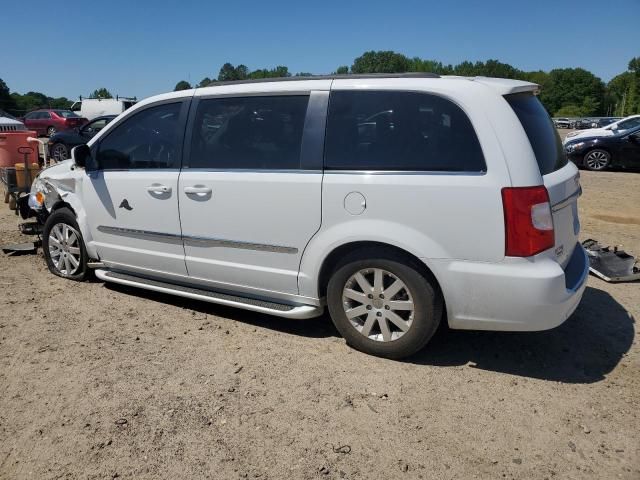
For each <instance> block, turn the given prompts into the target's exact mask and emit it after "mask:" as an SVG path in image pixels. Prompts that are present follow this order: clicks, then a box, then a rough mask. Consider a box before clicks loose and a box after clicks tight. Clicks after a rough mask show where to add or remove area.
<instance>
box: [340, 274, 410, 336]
mask: <svg viewBox="0 0 640 480" xmlns="http://www.w3.org/2000/svg"><path fill="white" fill-rule="evenodd" d="M342 306H343V308H344V313H345V314H346V316H347V319H348V320H349V322H351V325H353V327H354V328H355V329H356V330H357V331H358V332H360V333H361V334H362V335H364V336H365V337H367V338H369V339H371V340H375V341H378V342H390V341H393V340H397V339H398V338H400V337H402V336H403V335H404V334H405V333H406V332H407V331H408V330H409V329H410V328H411V324H412V323H413V319H414V313H415V305H414V303H413V298H412V297H411V292H409V289H408V288H407V286H406V285H405V284H404V282H403V281H402V280H400V279H399V278H398V277H396V276H395V275H394V274H392V273H391V272H388V271H386V270H382V269H380V268H369V269H364V270H360V271H358V272H357V273H356V274H354V275H352V276H351V277H350V278H349V279H348V280H347V282H346V284H345V286H344V289H343V291H342Z"/></svg>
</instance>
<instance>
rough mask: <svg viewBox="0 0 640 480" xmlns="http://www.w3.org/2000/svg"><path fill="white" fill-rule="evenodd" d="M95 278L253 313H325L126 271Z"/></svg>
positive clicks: (288, 315) (294, 315)
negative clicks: (149, 277) (135, 274)
mask: <svg viewBox="0 0 640 480" xmlns="http://www.w3.org/2000/svg"><path fill="white" fill-rule="evenodd" d="M95 274H96V277H98V278H99V279H100V280H103V281H105V282H113V283H119V284H120V285H127V286H129V287H138V288H143V289H145V290H152V291H154V292H160V293H167V294H169V295H177V296H179V297H184V298H191V299H193V300H201V301H203V302H209V303H217V304H220V305H227V306H229V307H237V308H243V309H245V310H251V311H253V312H260V313H266V314H268V315H275V316H278V317H285V318H293V319H298V320H302V319H305V318H313V317H318V316H320V315H322V312H323V310H324V309H323V308H322V307H317V306H314V305H287V304H283V303H276V302H270V301H267V300H256V299H254V298H246V297H240V296H237V295H230V294H228V293H220V292H212V291H210V290H202V289H199V288H193V287H185V286H182V285H175V284H173V283H166V282H160V281H158V280H151V279H148V278H142V277H136V276H134V275H128V274H126V273H120V272H112V271H110V270H103V269H96V270H95Z"/></svg>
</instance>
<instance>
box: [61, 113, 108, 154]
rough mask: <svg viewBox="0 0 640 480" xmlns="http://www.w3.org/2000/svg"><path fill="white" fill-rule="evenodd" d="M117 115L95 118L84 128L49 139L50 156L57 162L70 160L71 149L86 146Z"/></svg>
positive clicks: (65, 131)
mask: <svg viewBox="0 0 640 480" xmlns="http://www.w3.org/2000/svg"><path fill="white" fill-rule="evenodd" d="M114 118H116V115H104V116H102V117H98V118H95V119H93V120H91V121H90V122H88V123H85V124H84V125H83V126H82V127H76V128H73V129H70V130H64V131H62V132H58V133H56V134H55V135H53V136H52V137H50V138H49V156H50V157H51V158H53V159H54V160H55V161H57V162H61V161H63V160H66V159H67V158H70V153H71V149H72V148H73V147H77V146H78V145H84V144H85V143H87V142H88V141H89V140H91V139H92V138H93V136H94V135H95V134H96V133H98V132H99V131H100V130H102V129H103V128H104V127H105V126H106V125H107V124H108V123H109V122H110V121H111V120H113V119H114Z"/></svg>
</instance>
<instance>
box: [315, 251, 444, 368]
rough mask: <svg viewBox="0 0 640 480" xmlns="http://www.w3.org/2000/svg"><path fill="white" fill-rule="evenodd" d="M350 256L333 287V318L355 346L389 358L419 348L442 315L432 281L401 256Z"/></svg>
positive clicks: (330, 302)
mask: <svg viewBox="0 0 640 480" xmlns="http://www.w3.org/2000/svg"><path fill="white" fill-rule="evenodd" d="M362 257H363V255H354V256H351V257H350V258H347V259H345V260H344V261H343V263H341V264H340V266H339V267H338V268H337V269H336V270H335V272H334V273H333V275H332V276H331V278H330V280H329V284H328V286H327V306H328V308H329V313H330V314H331V319H332V320H333V323H334V324H335V326H336V328H337V329H338V331H339V332H340V334H341V335H342V336H343V337H344V339H345V340H346V341H347V343H348V344H349V345H351V346H352V347H354V348H356V349H357V350H361V351H363V352H365V353H369V354H372V355H377V356H380V357H386V358H394V359H399V358H404V357H407V356H409V355H412V354H414V353H416V352H417V351H418V350H420V349H421V348H422V347H424V346H425V345H426V344H427V342H428V341H429V340H430V339H431V337H432V336H433V334H434V333H435V331H436V330H437V328H438V325H439V324H440V319H441V317H442V300H441V298H440V295H439V294H438V292H437V288H436V286H435V285H433V282H432V281H431V280H428V279H427V278H425V276H424V275H422V274H421V273H420V272H419V271H418V270H417V268H416V267H415V266H414V265H411V263H410V262H408V261H406V260H405V259H404V258H402V257H401V256H398V255H394V254H390V255H383V256H382V255H381V256H379V257H378V258H362Z"/></svg>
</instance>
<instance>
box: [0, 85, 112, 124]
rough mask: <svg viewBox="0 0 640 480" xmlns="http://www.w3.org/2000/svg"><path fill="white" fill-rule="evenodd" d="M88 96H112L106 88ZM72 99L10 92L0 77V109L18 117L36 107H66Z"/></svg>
mask: <svg viewBox="0 0 640 480" xmlns="http://www.w3.org/2000/svg"><path fill="white" fill-rule="evenodd" d="M89 98H113V96H112V95H111V92H109V90H107V89H106V88H98V89H96V90H94V91H93V93H91V95H89ZM72 104H73V100H69V99H68V98H66V97H57V98H53V97H49V96H47V95H45V94H44V93H40V92H27V93H25V94H20V93H17V92H11V91H10V90H9V87H8V86H7V84H6V83H5V82H4V81H3V80H2V79H1V78H0V110H4V111H6V112H8V113H10V114H12V115H14V116H16V117H20V116H22V115H24V114H25V113H27V112H30V111H31V110H36V109H38V108H60V109H68V108H70V107H71V105H72Z"/></svg>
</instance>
